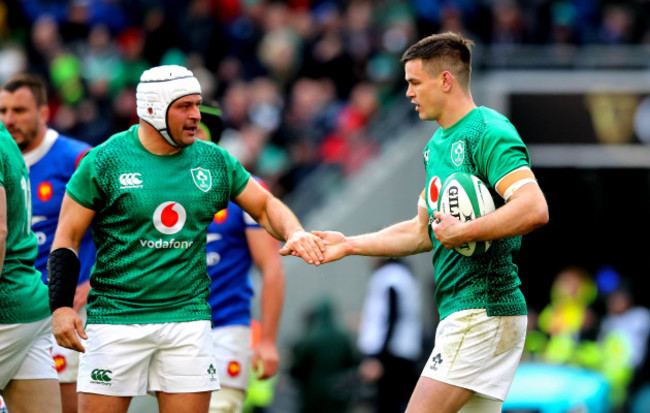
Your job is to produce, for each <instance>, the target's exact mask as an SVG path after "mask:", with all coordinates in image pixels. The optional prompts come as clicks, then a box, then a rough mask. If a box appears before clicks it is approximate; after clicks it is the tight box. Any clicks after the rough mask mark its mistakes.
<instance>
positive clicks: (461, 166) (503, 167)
mask: <svg viewBox="0 0 650 413" xmlns="http://www.w3.org/2000/svg"><path fill="white" fill-rule="evenodd" d="M424 166H425V169H426V175H427V184H426V190H425V201H426V204H427V209H428V212H429V219H430V222H431V220H432V219H433V212H434V211H435V210H436V205H437V201H438V194H439V191H440V187H441V183H444V181H445V180H446V179H447V177H448V176H449V175H451V174H452V173H455V172H467V173H470V174H473V175H475V176H477V177H478V178H479V179H481V180H482V181H483V182H485V184H486V185H487V186H488V188H490V190H491V192H492V194H493V198H495V201H498V200H499V199H500V197H499V196H498V195H496V192H495V191H494V186H495V185H496V183H497V182H498V181H499V179H501V178H503V177H504V176H505V175H507V174H508V173H509V172H512V171H513V170H515V169H517V168H520V167H523V166H528V167H530V158H529V155H528V151H527V149H526V147H525V145H524V143H523V141H522V140H521V137H520V136H519V134H518V133H517V131H516V129H515V127H514V126H513V125H512V124H511V123H510V121H508V119H507V118H506V117H505V116H503V115H501V114H500V113H498V112H496V111H494V110H492V109H488V108H485V107H478V108H475V109H473V110H472V111H471V112H470V113H468V114H467V115H466V116H465V117H463V118H462V119H461V120H459V121H458V122H456V123H455V124H454V125H452V126H450V127H448V128H446V129H443V128H439V129H438V130H437V131H436V132H435V134H434V135H433V137H432V138H431V140H430V141H429V143H428V144H427V146H426V147H425V149H424ZM495 203H496V204H497V205H498V202H495ZM429 237H430V238H431V241H432V243H433V267H434V275H435V282H436V293H435V298H436V303H437V306H438V312H439V314H440V318H441V319H443V318H445V317H447V316H448V315H449V314H451V313H453V312H456V311H460V310H466V309H477V308H485V309H486V310H487V314H488V315H489V316H493V315H521V314H526V303H525V300H524V296H523V294H522V293H521V290H520V289H519V286H520V285H521V281H520V280H519V277H518V275H517V272H518V269H517V266H516V264H514V262H513V257H514V256H515V255H516V254H517V253H518V252H519V248H520V246H521V237H513V238H507V239H498V240H494V241H493V243H492V246H491V247H490V249H488V251H487V252H485V253H484V254H481V255H478V256H474V257H465V256H462V255H460V254H458V253H456V252H455V251H454V250H448V249H446V248H445V247H443V246H442V244H440V243H439V242H438V241H437V240H436V239H435V236H434V234H433V231H432V230H431V226H429Z"/></svg>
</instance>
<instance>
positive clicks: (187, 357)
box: [77, 320, 219, 397]
mask: <svg viewBox="0 0 650 413" xmlns="http://www.w3.org/2000/svg"><path fill="white" fill-rule="evenodd" d="M210 330H211V326H210V321H209V320H201V321H190V322H177V323H154V324H88V325H87V327H86V333H87V335H88V340H85V341H84V346H85V347H86V352H85V353H82V354H81V357H80V360H79V376H78V378H77V391H78V392H81V393H95V394H103V395H107V396H124V397H128V396H140V395H144V394H146V393H150V394H155V393H156V392H158V391H162V392H165V393H197V392H204V391H213V390H217V389H219V378H218V375H217V359H216V357H215V356H214V348H213V344H212V335H211V333H210Z"/></svg>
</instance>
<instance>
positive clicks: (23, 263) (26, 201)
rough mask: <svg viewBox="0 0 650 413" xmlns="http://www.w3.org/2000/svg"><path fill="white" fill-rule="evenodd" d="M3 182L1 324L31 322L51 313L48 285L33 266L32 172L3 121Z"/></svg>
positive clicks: (0, 156) (0, 131)
mask: <svg viewBox="0 0 650 413" xmlns="http://www.w3.org/2000/svg"><path fill="white" fill-rule="evenodd" d="M0 186H2V187H4V189H5V195H6V198H7V205H6V207H7V239H6V246H5V259H4V263H3V266H2V274H0V324H13V323H29V322H32V321H37V320H42V319H43V318H45V317H48V316H49V315H50V308H49V304H48V297H47V287H46V286H45V284H43V282H42V281H41V273H40V272H39V271H37V270H36V268H35V267H34V262H35V261H36V254H37V253H38V243H37V241H36V235H34V232H32V225H31V224H32V196H31V191H30V186H29V173H28V172H27V166H25V161H24V160H23V156H22V154H21V153H20V149H18V145H16V142H15V141H14V140H13V138H12V137H11V135H9V132H7V129H5V127H4V125H3V124H2V123H0Z"/></svg>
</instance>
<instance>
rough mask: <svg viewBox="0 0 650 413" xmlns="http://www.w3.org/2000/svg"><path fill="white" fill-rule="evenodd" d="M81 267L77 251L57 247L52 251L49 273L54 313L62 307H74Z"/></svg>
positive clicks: (49, 287)
mask: <svg viewBox="0 0 650 413" xmlns="http://www.w3.org/2000/svg"><path fill="white" fill-rule="evenodd" d="M80 267H81V263H80V262H79V258H78V257H77V253H76V252H75V251H74V250H72V249H70V248H57V249H55V250H53V251H52V252H51V253H50V255H49V257H48V260H47V275H48V278H49V280H48V292H49V299H50V311H51V312H52V313H54V312H55V311H56V310H58V309H59V308H61V307H69V308H70V309H72V307H73V305H74V297H75V293H76V291H77V281H78V280H79V270H80Z"/></svg>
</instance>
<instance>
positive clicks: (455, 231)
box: [431, 211, 469, 250]
mask: <svg viewBox="0 0 650 413" xmlns="http://www.w3.org/2000/svg"><path fill="white" fill-rule="evenodd" d="M433 217H434V218H436V219H434V220H433V222H432V223H431V229H432V230H433V233H434V234H435V236H436V239H437V240H438V241H439V242H440V243H441V244H442V246H443V247H445V248H447V249H448V250H449V249H452V248H454V247H457V246H459V245H461V244H463V243H465V242H467V241H469V240H468V239H467V236H466V235H465V231H464V227H465V225H466V224H464V223H462V222H460V220H458V219H456V218H455V217H453V216H451V215H449V214H443V213H442V212H440V211H435V212H434V213H433Z"/></svg>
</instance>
